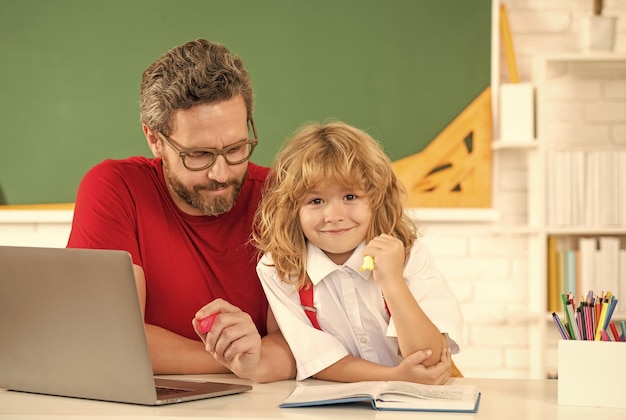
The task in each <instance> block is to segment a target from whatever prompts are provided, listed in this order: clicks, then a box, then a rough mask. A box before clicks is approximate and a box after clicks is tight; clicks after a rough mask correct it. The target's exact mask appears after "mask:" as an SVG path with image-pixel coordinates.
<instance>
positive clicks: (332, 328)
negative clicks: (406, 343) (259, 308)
mask: <svg viewBox="0 0 626 420" xmlns="http://www.w3.org/2000/svg"><path fill="white" fill-rule="evenodd" d="M364 248H365V243H364V242H363V243H362V244H361V245H359V246H358V247H357V248H356V249H355V250H354V252H353V253H352V255H351V256H350V258H349V259H348V261H346V263H345V264H343V265H337V264H335V263H334V262H332V261H331V260H330V259H329V258H328V257H327V256H326V254H324V252H323V251H322V250H320V249H319V248H317V247H315V246H313V245H311V244H310V243H309V244H308V246H307V253H308V254H307V273H308V275H309V277H310V279H311V281H312V282H313V290H314V293H313V296H314V305H315V307H316V308H317V311H318V312H317V319H318V322H319V324H320V327H321V328H322V331H320V330H317V329H316V328H315V327H313V325H311V322H310V321H309V319H308V318H307V316H306V315H305V312H304V309H303V308H302V306H301V303H300V296H299V294H298V291H297V290H294V288H293V286H292V285H289V284H286V283H283V282H282V281H281V280H280V279H279V278H278V275H277V273H276V270H275V269H274V267H272V266H271V264H272V259H271V255H265V256H263V258H262V259H261V261H260V262H259V264H258V265H257V273H258V274H259V278H260V279H261V284H262V285H263V289H264V290H265V294H266V295H267V298H268V301H269V304H270V307H271V309H272V311H273V313H274V316H275V317H276V320H277V322H278V325H279V327H280V329H281V331H282V333H283V335H284V337H285V339H286V340H287V343H288V344H289V347H290V348H291V351H292V353H293V355H294V357H295V359H296V365H297V371H298V372H297V376H296V379H297V380H302V379H306V378H308V377H310V376H312V375H314V374H316V373H317V372H319V371H321V370H323V369H325V368H327V367H328V366H330V365H332V364H334V363H336V362H337V361H339V360H340V359H342V358H343V357H345V356H347V355H353V356H356V357H360V358H362V359H366V360H369V361H371V362H374V363H379V364H382V365H386V366H396V365H397V364H398V363H400V361H401V360H402V356H400V354H399V353H400V352H399V347H398V340H397V338H396V332H395V327H394V324H393V320H390V318H389V314H388V312H387V309H386V307H385V302H384V299H383V297H382V294H381V290H380V287H379V286H378V284H377V283H376V281H375V280H374V278H373V276H372V274H371V272H370V271H368V270H364V271H359V266H360V265H361V264H362V262H363V249H364ZM404 278H405V281H406V282H407V284H408V286H409V289H410V290H411V293H412V294H413V296H414V297H415V299H416V301H417V302H418V303H419V305H420V307H421V308H422V310H423V311H424V312H425V313H426V315H427V316H428V317H429V318H430V320H431V321H432V322H433V323H434V324H435V325H436V326H437V327H438V328H439V331H441V332H442V333H446V334H447V337H448V346H449V347H450V349H451V350H452V353H457V352H458V351H459V346H458V344H457V343H461V342H462V335H461V334H462V330H463V316H462V314H461V310H460V307H459V304H458V301H457V299H456V297H455V296H454V294H453V293H452V290H451V289H450V287H449V286H448V284H447V282H446V281H445V279H444V278H443V275H442V274H441V273H440V272H439V270H438V269H437V267H436V265H435V263H434V260H433V258H432V256H431V254H430V252H429V251H428V249H427V248H426V246H425V245H424V244H422V243H421V242H419V240H416V241H415V244H414V245H413V247H412V249H411V253H410V255H409V258H408V260H407V262H406V264H405V267H404ZM417 333H419V332H417Z"/></svg>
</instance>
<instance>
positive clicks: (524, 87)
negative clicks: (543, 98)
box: [500, 83, 535, 143]
mask: <svg viewBox="0 0 626 420" xmlns="http://www.w3.org/2000/svg"><path fill="white" fill-rule="evenodd" d="M534 138H535V92H534V86H533V85H532V84H531V83H503V84H502V85H500V141H501V142H503V143H507V142H520V141H521V142H524V141H533V140H534Z"/></svg>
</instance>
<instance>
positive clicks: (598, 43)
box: [580, 16, 617, 51]
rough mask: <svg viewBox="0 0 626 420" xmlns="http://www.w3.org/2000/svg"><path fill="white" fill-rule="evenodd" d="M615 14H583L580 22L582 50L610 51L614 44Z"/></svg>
mask: <svg viewBox="0 0 626 420" xmlns="http://www.w3.org/2000/svg"><path fill="white" fill-rule="evenodd" d="M616 28H617V17H615V16H585V17H584V18H583V19H582V22H581V31H580V46H581V48H582V50H583V51H612V50H613V48H614V46H615V31H616Z"/></svg>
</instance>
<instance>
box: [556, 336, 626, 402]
mask: <svg viewBox="0 0 626 420" xmlns="http://www.w3.org/2000/svg"><path fill="white" fill-rule="evenodd" d="M624 360H626V343H624V342H615V341H585V340H560V341H559V351H558V363H559V368H558V369H559V370H558V376H559V379H558V381H559V383H558V394H559V397H558V401H559V405H578V406H586V407H616V408H626V398H624V389H626V363H624Z"/></svg>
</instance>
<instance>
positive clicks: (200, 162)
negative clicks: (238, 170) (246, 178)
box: [157, 118, 259, 171]
mask: <svg viewBox="0 0 626 420" xmlns="http://www.w3.org/2000/svg"><path fill="white" fill-rule="evenodd" d="M248 123H249V124H250V125H251V126H252V134H253V135H254V138H252V139H249V140H243V141H240V142H237V143H234V144H231V145H230V146H227V147H224V148H223V149H187V150H180V149H179V148H178V146H176V145H175V142H174V141H173V140H172V139H171V138H169V137H168V136H166V135H165V134H163V133H161V132H160V131H157V135H158V136H159V138H160V139H161V140H163V142H165V144H167V145H168V146H169V147H171V148H172V149H173V150H174V151H175V152H176V153H178V156H180V158H181V160H182V161H183V165H184V166H185V168H187V169H189V170H190V171H202V170H204V169H208V168H210V167H211V166H213V164H214V163H215V161H216V160H217V157H218V156H220V155H221V156H223V157H224V160H225V161H226V163H227V164H229V165H239V164H240V163H243V162H245V161H246V160H248V159H250V156H252V152H254V148H255V147H256V145H257V144H258V143H259V140H258V138H257V134H256V127H255V126H254V120H253V119H252V118H250V119H249V120H248Z"/></svg>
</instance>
